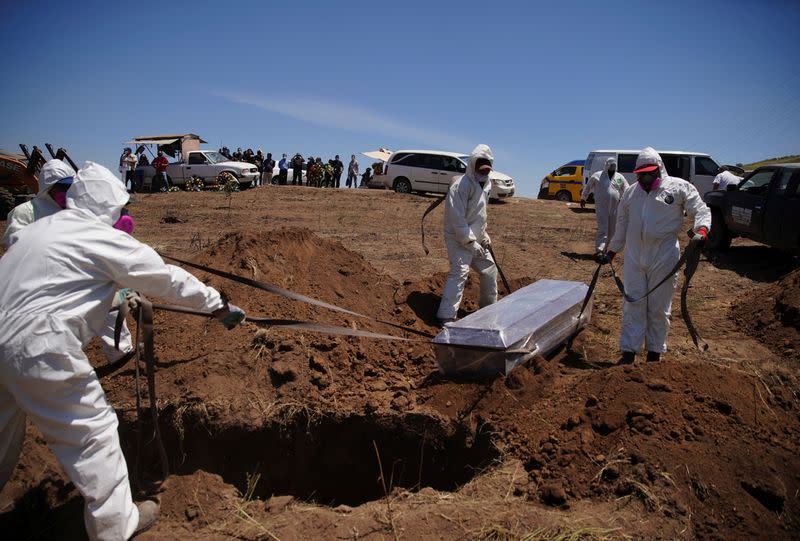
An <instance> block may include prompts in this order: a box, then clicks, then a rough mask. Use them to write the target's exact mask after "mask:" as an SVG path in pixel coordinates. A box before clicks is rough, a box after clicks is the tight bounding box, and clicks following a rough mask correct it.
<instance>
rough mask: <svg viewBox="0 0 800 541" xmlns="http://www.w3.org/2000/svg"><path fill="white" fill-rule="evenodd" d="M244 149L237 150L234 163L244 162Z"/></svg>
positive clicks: (234, 154)
mask: <svg viewBox="0 0 800 541" xmlns="http://www.w3.org/2000/svg"><path fill="white" fill-rule="evenodd" d="M242 156H243V154H242V147H239V148H237V149H236V152H234V153H233V161H235V162H240V161H242Z"/></svg>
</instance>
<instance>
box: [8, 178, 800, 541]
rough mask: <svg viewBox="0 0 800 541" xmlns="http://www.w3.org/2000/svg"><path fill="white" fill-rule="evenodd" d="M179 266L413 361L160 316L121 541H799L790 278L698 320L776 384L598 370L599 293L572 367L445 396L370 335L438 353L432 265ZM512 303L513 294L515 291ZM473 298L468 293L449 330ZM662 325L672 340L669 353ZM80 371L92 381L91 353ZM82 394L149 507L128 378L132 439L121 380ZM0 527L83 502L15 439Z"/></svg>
mask: <svg viewBox="0 0 800 541" xmlns="http://www.w3.org/2000/svg"><path fill="white" fill-rule="evenodd" d="M177 195H182V194H177ZM501 210H502V209H501ZM590 218H591V217H590ZM178 255H181V256H183V257H187V258H191V259H192V260H193V261H195V262H197V263H200V264H203V265H206V266H210V267H214V268H218V269H222V270H226V271H229V272H233V273H236V274H239V275H242V276H245V277H248V278H253V279H256V280H260V281H263V282H268V283H271V284H274V285H277V286H279V287H282V288H286V289H289V290H291V291H294V292H297V293H301V294H304V295H308V296H311V297H314V298H316V299H319V300H322V301H325V302H327V303H331V304H335V305H338V306H341V307H344V308H347V309H350V310H353V311H355V312H358V313H361V314H364V315H367V316H369V317H370V318H372V319H367V318H358V317H353V316H351V315H347V314H342V313H338V312H333V311H329V310H326V309H324V308H320V307H316V306H312V305H309V304H303V303H299V302H297V301H293V300H289V299H285V298H282V297H279V296H275V295H271V294H268V293H265V292H263V291H259V290H256V289H253V288H250V287H248V286H245V285H242V284H238V283H234V282H231V281H227V280H224V279H222V278H219V277H217V276H214V275H211V274H207V273H204V272H202V271H192V272H194V273H195V274H196V275H197V276H198V277H199V278H200V279H201V280H203V281H204V282H206V283H208V284H209V285H211V286H213V287H215V288H218V289H219V290H221V291H223V292H224V293H225V294H226V295H227V296H228V297H229V298H230V299H231V300H232V301H233V302H235V303H236V304H238V305H240V306H242V307H244V308H245V309H246V310H247V312H248V314H252V315H263V316H267V317H272V318H285V319H296V320H304V321H312V322H319V323H325V324H332V325H338V326H342V327H348V328H352V329H364V330H369V331H374V332H379V333H385V334H393V335H396V336H401V337H406V338H410V339H411V340H410V341H405V342H400V341H384V340H375V339H368V338H358V337H348V336H330V335H325V334H317V333H311V332H307V331H296V330H289V329H284V328H280V327H259V326H258V325H256V324H253V323H246V324H244V325H242V326H240V327H239V328H237V329H235V330H232V331H227V330H225V329H224V328H223V327H222V326H221V325H219V324H218V323H216V322H214V321H213V320H208V319H204V318H200V317H196V316H191V315H183V314H172V313H169V314H168V313H165V312H157V314H156V319H155V343H156V348H155V353H156V365H157V371H156V374H155V382H156V395H157V399H158V401H157V408H158V423H159V429H160V433H161V436H162V439H163V443H164V446H165V449H166V454H167V458H168V463H169V472H170V473H169V476H168V478H167V479H166V481H165V482H163V484H161V485H160V487H159V488H158V489H157V490H158V492H157V497H158V498H159V499H160V501H161V503H162V518H161V520H160V521H159V522H158V523H157V525H156V526H155V527H154V528H153V529H152V530H151V531H149V532H147V533H146V534H144V535H142V536H141V537H140V538H141V539H165V538H169V539H231V538H237V539H309V538H325V539H333V538H341V539H360V538H375V539H382V538H387V539H401V538H402V539H418V538H442V539H456V538H474V539H517V538H525V539H548V538H552V537H555V536H557V535H564V536H565V538H566V536H569V535H572V536H574V537H571V538H574V539H592V538H596V539H618V538H648V539H655V538H662V539H674V538H692V539H733V538H741V539H744V538H748V539H754V538H762V539H777V538H798V537H800V533H798V532H800V502H798V490H800V460H798V458H797V457H798V453H799V452H800V409H798V406H800V402H798V398H799V397H798V388H799V387H798V379H797V376H796V369H797V360H798V352H800V349H798V348H800V339H799V336H800V335H799V334H798V323H800V316H799V315H798V314H800V310H799V308H800V304H798V300H799V299H800V271H794V272H793V273H789V274H787V275H786V276H784V277H783V278H781V279H780V280H779V281H776V282H774V283H767V284H763V285H761V284H759V285H756V286H754V287H753V288H751V290H750V291H746V292H745V293H743V294H742V295H741V296H739V297H736V298H735V299H734V300H733V301H732V302H731V303H730V307H729V310H730V312H731V313H730V315H728V314H727V313H724V314H722V315H721V316H719V317H724V318H725V319H726V321H729V322H730V321H738V320H742V323H741V326H742V328H743V329H744V332H745V333H749V334H750V335H751V336H758V337H759V340H762V341H763V342H764V343H768V347H769V348H770V349H771V350H774V352H775V355H776V356H775V359H778V360H779V361H780V362H775V363H772V364H770V365H768V366H767V365H764V364H757V363H755V362H739V361H741V359H733V358H731V359H727V358H725V357H724V356H717V357H714V358H713V359H707V358H703V357H702V356H700V354H699V353H696V352H692V351H691V350H690V349H689V348H684V349H682V350H679V351H680V354H679V357H678V360H676V359H675V358H669V357H668V358H666V360H665V361H664V362H662V363H658V364H639V363H637V364H635V365H632V366H617V365H615V364H614V362H613V361H614V354H613V353H614V351H615V342H616V337H617V332H618V330H617V326H616V325H617V323H616V322H618V320H619V307H618V301H617V300H616V299H615V297H614V296H613V290H612V289H611V287H610V286H608V287H606V288H605V289H603V290H602V294H599V295H598V297H597V298H596V300H595V307H594V310H595V314H594V316H593V322H592V323H591V324H590V325H589V326H588V327H587V328H586V329H585V330H584V331H583V332H582V333H580V334H579V335H578V337H577V338H576V339H575V341H574V343H573V345H572V347H571V349H566V348H561V349H559V350H557V351H556V352H555V353H553V354H552V355H550V356H549V357H548V358H541V357H539V358H535V359H534V360H533V361H532V362H530V363H529V364H528V365H526V366H521V367H518V368H517V369H516V370H515V371H513V372H512V373H511V374H510V375H508V376H506V377H498V378H495V379H492V380H484V381H461V380H451V379H447V378H445V377H443V376H442V375H440V374H439V372H438V370H437V365H436V360H435V355H434V351H433V348H432V347H431V345H430V340H429V339H428V338H425V337H424V336H422V334H416V333H412V332H409V331H405V330H401V329H398V328H397V327H394V326H390V325H387V324H385V323H381V321H383V322H389V323H392V324H395V325H400V326H405V327H408V328H410V329H413V330H416V331H418V332H419V333H428V334H430V335H435V334H436V333H437V332H438V329H437V328H436V326H435V320H436V318H435V312H436V308H437V305H438V301H439V295H440V292H441V290H442V286H443V285H444V281H445V279H446V266H445V267H443V268H442V269H441V272H439V273H435V274H433V275H432V276H424V277H419V276H418V277H415V278H414V277H410V276H409V277H407V278H405V279H398V278H396V277H395V276H393V275H391V274H389V273H384V272H382V271H380V270H378V269H377V268H376V267H375V266H373V264H372V263H371V262H370V261H369V260H368V259H365V256H364V255H361V254H360V253H357V252H356V251H352V250H350V249H348V248H346V247H345V246H344V245H343V244H342V242H340V241H338V240H336V239H332V238H327V237H322V236H319V235H318V234H317V233H313V232H311V231H309V230H308V229H306V228H277V229H272V230H266V231H260V232H259V231H258V230H257V229H255V228H252V227H246V228H241V229H234V230H231V231H228V232H225V233H222V234H220V235H219V236H218V237H217V238H216V239H215V240H214V241H213V242H210V243H208V244H206V245H203V246H201V247H197V246H194V247H193V249H191V250H183V251H182V253H180V254H178ZM581 264H582V265H584V267H585V269H587V270H588V271H589V272H591V270H592V264H591V262H583V261H581ZM554 277H558V276H554ZM533 280H534V279H533V278H531V277H525V275H524V273H520V272H515V273H514V274H513V280H512V287H521V286H523V285H526V284H528V283H530V282H532V281H533ZM696 289H697V288H694V289H693V291H695V292H696ZM477 297H478V294H477V283H476V280H473V279H472V278H471V279H470V283H469V284H468V287H467V292H466V295H465V303H464V304H463V305H462V308H463V309H464V310H465V311H466V312H469V311H472V310H475V309H477V306H476V301H477ZM696 302H697V301H695V303H696ZM700 313H701V315H700V316H697V315H696V316H695V317H696V318H698V319H699V320H700V321H702V320H703V316H702V311H701V312H700ZM693 315H694V314H693ZM737 318H738V319H737ZM745 320H746V321H745ZM680 325H682V323H681V322H680V321H679V320H678V318H677V317H675V318H674V320H673V329H674V331H673V333H674V334H675V337H673V340H675V341H676V342H677V341H679V340H680V341H681V342H682V343H684V344H685V343H686V332H685V329H683V328H681V327H679V326H680ZM731 325H733V323H731ZM131 326H132V329H133V330H135V324H134V323H133V322H131ZM698 326H699V327H701V328H703V325H702V324H699V325H698ZM737 336H738V335H737ZM715 340H716V341H717V342H719V341H721V340H722V338H721V337H715V336H713V335H712V336H711V337H710V341H711V342H712V345H713V342H715ZM89 356H90V358H91V360H92V362H93V364H94V365H95V366H96V367H97V368H98V372H100V373H103V365H104V363H105V361H104V359H103V356H102V354H101V353H100V349H99V347H97V345H96V344H93V345H92V346H90V349H89ZM102 382H103V386H104V388H105V389H106V392H107V395H108V399H109V401H110V403H111V404H113V405H114V407H115V409H116V411H117V413H118V416H119V421H120V429H119V430H120V435H121V440H122V443H123V449H124V451H125V454H126V457H127V460H128V465H129V469H130V471H131V479H132V482H133V483H134V489H135V490H137V491H139V492H141V493H144V492H146V491H148V490H150V491H152V490H153V489H154V487H156V486H157V481H158V480H159V478H160V474H161V468H160V465H159V453H158V448H157V445H156V444H155V441H154V439H153V429H154V427H153V423H152V420H151V418H150V416H149V413H148V412H147V404H148V395H147V385H146V382H145V378H144V377H142V378H141V379H140V382H139V385H140V397H141V403H142V408H143V411H142V415H141V416H140V417H139V416H137V410H136V398H137V395H136V374H135V369H134V362H133V361H131V362H130V363H128V364H126V365H125V366H124V367H122V368H121V369H120V370H117V371H115V372H113V373H110V374H107V375H103V378H102ZM0 506H2V507H1V508H0V531H3V532H15V535H14V536H13V537H14V538H19V539H50V538H53V539H55V538H58V539H82V538H84V537H85V533H84V530H83V523H82V512H81V508H82V499H81V497H80V495H79V494H78V493H77V492H76V490H75V489H74V487H73V486H72V485H71V483H70V482H69V481H68V479H67V478H66V476H65V475H64V473H63V472H62V470H61V468H60V466H59V465H58V463H57V461H56V460H55V458H54V457H53V455H52V454H51V453H50V451H49V450H48V448H47V446H46V443H45V442H44V440H43V438H42V436H41V435H40V434H39V433H38V431H37V430H36V429H35V428H33V427H32V426H29V428H28V437H27V439H26V443H25V447H24V450H23V456H22V459H21V462H20V464H19V466H18V467H17V470H16V471H15V473H14V476H13V478H12V480H11V482H10V483H9V484H8V485H7V487H6V488H5V489H4V490H3V492H2V493H1V494H0ZM526 536H527V537H526Z"/></svg>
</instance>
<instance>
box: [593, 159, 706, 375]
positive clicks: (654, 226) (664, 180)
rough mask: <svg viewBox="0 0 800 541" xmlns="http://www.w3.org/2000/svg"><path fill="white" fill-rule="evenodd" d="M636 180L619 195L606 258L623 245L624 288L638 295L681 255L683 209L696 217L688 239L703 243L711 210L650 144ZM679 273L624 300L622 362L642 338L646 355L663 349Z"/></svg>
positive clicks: (653, 357)
mask: <svg viewBox="0 0 800 541" xmlns="http://www.w3.org/2000/svg"><path fill="white" fill-rule="evenodd" d="M634 173H636V175H637V182H636V183H635V184H633V185H632V186H630V187H629V188H628V189H627V190H625V193H624V194H623V195H622V199H621V200H620V203H619V208H618V209H617V226H616V231H615V233H614V237H613V238H612V239H611V242H610V243H609V247H608V252H607V254H606V257H605V260H606V261H608V262H611V261H613V259H614V256H615V255H616V254H617V253H618V252H621V251H623V250H625V262H624V265H623V272H624V274H625V276H624V283H625V291H626V292H627V293H628V294H629V295H630V296H632V297H634V298H638V297H640V296H642V295H644V294H645V293H647V291H648V290H649V289H650V288H652V287H653V286H655V285H656V284H657V283H658V282H659V281H660V280H662V279H663V278H664V277H665V276H667V273H669V271H671V270H672V268H673V267H674V266H675V264H676V263H677V262H678V260H679V259H680V255H681V252H680V246H679V245H678V234H679V233H680V231H681V229H682V228H683V218H684V211H685V212H686V215H687V216H688V217H689V219H691V220H693V221H694V224H693V226H692V229H691V232H690V233H691V234H692V236H691V240H690V242H702V243H705V241H706V239H707V237H708V231H709V229H710V228H711V211H710V210H709V208H708V207H707V206H706V204H705V203H704V202H703V200H702V198H701V197H700V194H699V193H698V192H697V188H695V187H694V186H693V185H692V184H690V183H689V182H686V181H685V180H683V179H682V178H677V177H670V176H669V175H667V170H666V168H665V167H664V162H663V161H662V160H661V156H659V155H658V153H657V152H656V151H655V150H653V149H652V148H650V147H647V148H645V149H644V150H642V151H641V152H640V153H639V156H638V157H637V159H636V169H635V170H634ZM677 284H678V274H677V273H676V274H675V275H674V276H673V277H672V279H671V280H667V281H666V282H664V283H663V284H661V286H659V287H658V288H657V289H656V290H655V291H653V293H651V294H650V295H649V296H648V297H646V298H644V299H641V300H639V301H637V302H628V301H624V304H623V307H622V332H621V334H620V339H619V347H620V349H621V350H622V358H621V359H620V363H622V364H630V363H633V362H634V359H635V357H636V353H638V352H639V350H640V349H641V347H642V342H644V344H645V346H646V347H647V361H648V362H657V361H659V360H660V359H661V354H662V353H664V352H665V351H666V350H667V331H668V330H669V318H670V313H671V311H672V296H673V294H674V293H675V286H676V285H677Z"/></svg>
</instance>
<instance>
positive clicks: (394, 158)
mask: <svg viewBox="0 0 800 541" xmlns="http://www.w3.org/2000/svg"><path fill="white" fill-rule="evenodd" d="M409 156H410V154H409V153H408V152H401V153H400V154H395V155H394V156H392V163H397V164H399V163H402V162H403V161H404V160H405V159H406V158H408V157H409ZM403 165H406V164H405V163H403Z"/></svg>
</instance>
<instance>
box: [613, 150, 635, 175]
mask: <svg viewBox="0 0 800 541" xmlns="http://www.w3.org/2000/svg"><path fill="white" fill-rule="evenodd" d="M636 158H637V155H636V154H619V155H618V156H617V172H619V173H633V170H634V169H636Z"/></svg>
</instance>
